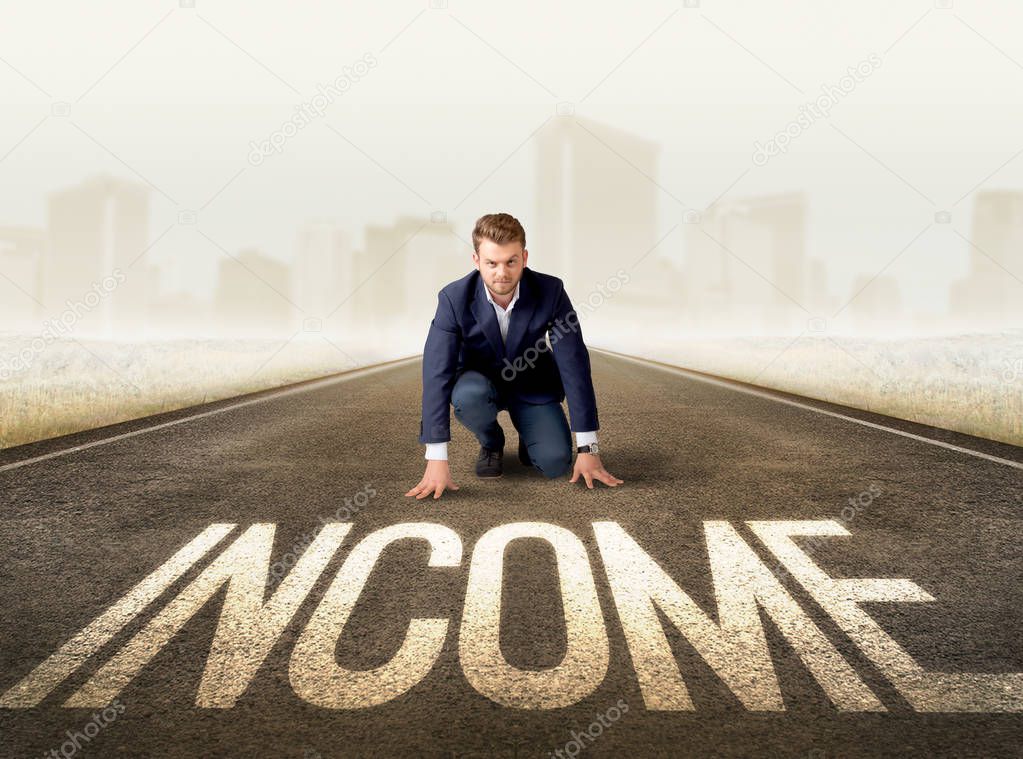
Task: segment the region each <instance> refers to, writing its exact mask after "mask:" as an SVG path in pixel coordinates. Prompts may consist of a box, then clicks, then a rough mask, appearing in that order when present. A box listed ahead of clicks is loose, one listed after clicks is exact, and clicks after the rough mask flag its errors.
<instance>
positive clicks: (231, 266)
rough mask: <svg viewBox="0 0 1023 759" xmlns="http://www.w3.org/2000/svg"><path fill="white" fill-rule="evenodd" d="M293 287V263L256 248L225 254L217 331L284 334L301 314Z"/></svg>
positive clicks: (219, 280)
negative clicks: (291, 268) (282, 260)
mask: <svg viewBox="0 0 1023 759" xmlns="http://www.w3.org/2000/svg"><path fill="white" fill-rule="evenodd" d="M291 289H292V288H291V272H290V270H289V267H288V266H287V265H286V264H284V263H282V262H280V261H278V260H276V259H273V258H270V257H269V256H267V255H265V254H264V253H262V252H261V251H259V250H256V249H255V248H245V249H243V250H241V251H239V252H238V254H237V255H235V256H232V257H230V258H225V259H224V260H223V261H221V263H220V270H219V272H218V275H217V288H216V296H215V299H214V300H215V307H214V313H215V316H216V329H215V331H216V332H218V333H220V334H223V335H231V336H256V335H263V336H273V337H280V336H282V335H285V334H287V333H289V332H290V331H293V330H295V329H297V327H298V326H299V319H300V316H301V314H300V312H299V311H298V310H297V309H296V308H295V306H294V305H293V303H292V301H291V298H292V295H291Z"/></svg>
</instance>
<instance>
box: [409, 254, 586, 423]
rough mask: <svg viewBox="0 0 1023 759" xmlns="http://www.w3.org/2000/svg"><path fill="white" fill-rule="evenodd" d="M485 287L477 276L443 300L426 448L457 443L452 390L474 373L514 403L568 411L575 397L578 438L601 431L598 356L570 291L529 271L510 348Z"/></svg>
mask: <svg viewBox="0 0 1023 759" xmlns="http://www.w3.org/2000/svg"><path fill="white" fill-rule="evenodd" d="M484 287H486V285H484V283H483V278H482V277H481V276H480V273H479V271H478V270H476V269H473V270H472V271H471V272H470V273H469V274H467V275H465V276H464V277H462V278H461V279H458V280H455V281H454V282H451V283H450V284H448V285H445V286H444V288H443V289H441V291H440V292H439V293H438V295H437V313H436V315H435V316H434V317H433V321H432V322H430V331H429V334H428V335H427V337H426V346H425V347H424V348H423V416H422V419H421V420H420V423H419V442H420V443H443V442H446V441H448V440H451V423H450V413H449V408H448V407H449V406H450V404H451V389H452V388H453V387H454V385H455V381H456V380H457V379H458V377H459V376H460V375H461V374H462V373H463V372H465V371H468V370H470V369H473V370H475V371H478V372H480V373H482V374H483V375H485V376H486V377H488V378H489V379H490V381H491V382H493V383H494V387H496V388H497V391H498V393H500V394H501V397H502V398H504V399H506V400H520V401H524V402H526V403H551V402H558V403H560V402H561V401H563V400H564V399H565V397H566V395H567V397H568V412H569V416H570V417H571V427H572V431H574V432H584V431H586V430H597V429H599V428H600V425H599V424H598V422H597V400H596V396H595V395H594V392H593V380H592V379H591V377H590V354H589V352H588V351H587V350H586V345H585V343H583V334H582V331H581V329H580V327H579V317H578V314H577V313H576V311H575V309H573V308H572V302H571V301H570V300H569V299H568V294H567V293H566V292H565V286H564V283H563V282H562V281H561V280H560V279H559V278H558V277H553V276H551V275H549V274H541V273H540V272H537V271H533V270H532V269H530V268H529V267H528V266H527V267H525V268H524V269H523V270H522V278H521V279H520V280H519V299H518V301H516V303H515V308H513V309H512V311H511V315H510V316H509V319H508V338H507V346H506V345H505V343H504V341H502V340H501V328H500V326H499V325H498V323H497V314H495V313H494V307H493V306H492V305H491V304H490V302H489V301H488V300H487V295H486V293H485V292H484ZM548 334H549V336H550V345H549V346H548V344H547V340H546V336H547V335H548ZM552 354H553V355H552Z"/></svg>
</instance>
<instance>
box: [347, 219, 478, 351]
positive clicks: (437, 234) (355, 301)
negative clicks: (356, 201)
mask: <svg viewBox="0 0 1023 759" xmlns="http://www.w3.org/2000/svg"><path fill="white" fill-rule="evenodd" d="M356 268H357V269H358V273H357V276H356V279H357V280H358V282H357V284H356V285H355V290H354V294H352V293H350V297H349V298H348V302H347V303H346V304H345V308H346V310H345V312H344V317H343V319H344V320H345V321H346V322H354V323H358V324H360V325H372V326H373V327H375V328H376V329H378V330H382V331H384V332H385V333H386V332H388V331H397V332H396V334H399V335H405V334H408V336H409V341H410V343H409V344H410V345H414V346H417V347H415V348H414V349H415V350H418V349H422V347H423V346H422V343H423V341H424V340H425V339H426V332H427V329H428V327H429V325H430V320H431V319H432V318H433V315H434V313H436V310H437V293H438V291H440V289H441V288H442V287H444V285H446V284H448V283H449V282H452V281H454V280H456V279H459V278H460V277H464V276H465V275H466V274H468V273H469V272H470V271H471V270H472V268H473V264H472V250H471V248H466V246H465V244H464V243H462V242H460V241H459V239H458V238H457V237H456V236H455V235H454V227H453V226H452V224H451V223H450V222H448V221H447V220H435V221H431V220H430V219H425V218H421V217H417V216H402V217H399V218H398V219H397V220H396V221H395V222H394V223H393V224H390V225H371V226H368V227H366V244H365V253H364V254H363V255H360V256H359V257H358V258H357V267H356Z"/></svg>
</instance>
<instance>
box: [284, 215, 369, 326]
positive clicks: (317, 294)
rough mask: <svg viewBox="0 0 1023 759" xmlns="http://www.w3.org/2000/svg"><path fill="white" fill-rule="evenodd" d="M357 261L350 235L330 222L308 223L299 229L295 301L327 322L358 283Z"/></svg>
mask: <svg viewBox="0 0 1023 759" xmlns="http://www.w3.org/2000/svg"><path fill="white" fill-rule="evenodd" d="M358 268H359V267H358V261H357V260H356V253H355V252H354V251H352V250H351V245H350V242H349V240H348V236H347V235H346V234H345V233H344V232H343V231H342V230H341V228H340V227H338V226H337V225H336V224H334V223H333V222H330V221H309V222H306V223H305V224H304V225H303V226H302V228H301V229H300V230H299V234H298V246H297V251H296V256H295V269H294V271H295V299H296V302H297V303H298V305H299V306H301V307H302V309H303V310H304V311H305V312H306V313H307V314H308V315H309V316H310V317H312V318H314V319H325V318H326V317H327V315H328V314H330V313H331V312H332V311H333V310H334V308H335V307H336V306H337V305H338V303H340V302H341V301H342V300H343V299H344V298H345V296H346V295H347V294H348V293H349V292H351V290H352V289H353V288H354V287H355V285H356V284H358V283H357V281H356V276H357V274H358Z"/></svg>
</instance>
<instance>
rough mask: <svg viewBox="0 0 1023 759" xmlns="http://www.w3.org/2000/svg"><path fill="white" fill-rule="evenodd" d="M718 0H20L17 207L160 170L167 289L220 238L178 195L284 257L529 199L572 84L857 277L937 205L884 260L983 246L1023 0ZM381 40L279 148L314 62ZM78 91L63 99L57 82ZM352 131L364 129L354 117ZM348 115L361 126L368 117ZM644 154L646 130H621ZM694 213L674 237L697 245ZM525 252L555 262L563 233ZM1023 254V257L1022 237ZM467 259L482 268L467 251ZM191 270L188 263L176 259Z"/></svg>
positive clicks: (6, 59) (690, 184) (664, 210)
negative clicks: (973, 239) (404, 224)
mask: <svg viewBox="0 0 1023 759" xmlns="http://www.w3.org/2000/svg"><path fill="white" fill-rule="evenodd" d="M940 4H941V2H940V0H939V2H938V3H935V2H933V0H932V1H931V2H927V1H925V0H920V1H914V2H907V1H905V0H900V2H896V3H892V2H890V1H881V0H876V1H864V2H857V3H845V2H837V1H834V0H833V1H832V2H820V0H797V1H792V2H781V3H761V2H753V1H752V0H750V1H748V2H714V1H705V2H702V3H700V6H699V7H697V8H687V7H684V5H685V3H682V2H646V3H638V4H635V3H633V4H628V5H624V4H610V5H608V4H604V5H600V4H593V3H584V2H564V3H559V4H556V5H552V4H551V3H540V2H516V3H492V2H472V3H467V2H459V1H458V0H449V2H447V3H446V4H444V5H446V7H444V8H431V7H429V5H430V4H429V2H388V3H385V4H373V3H359V4H350V3H335V2H317V3H308V2H307V3H297V4H291V5H287V6H284V5H281V4H279V3H272V4H271V3H252V2H218V3H206V2H204V0H197V2H196V3H195V7H194V8H179V7H178V5H177V4H175V3H168V2H148V1H141V0H133V1H132V2H128V1H127V0H123V1H117V2H105V3H102V2H101V3H87V4H82V3H72V2H51V3H46V2H40V3H17V4H12V5H9V6H8V7H7V8H6V9H5V11H4V16H5V19H4V23H3V25H0V49H2V50H3V55H2V61H0V92H2V93H3V99H4V103H5V107H4V118H3V119H0V159H2V160H0V225H16V224H30V225H42V224H43V223H44V214H45V196H46V193H48V192H51V191H53V190H56V189H59V188H63V187H67V186H71V185H75V184H78V183H79V182H81V181H82V180H83V179H84V178H86V177H87V176H89V175H92V174H95V173H98V172H109V173H113V174H115V175H118V176H124V177H126V178H134V179H140V178H141V179H142V180H144V181H145V182H147V183H149V184H150V185H151V186H152V187H153V188H154V191H153V195H152V206H151V212H152V222H151V228H152V234H153V237H154V238H155V237H157V236H158V235H160V234H161V233H162V232H163V231H164V230H165V229H167V228H171V230H170V232H168V233H167V234H166V235H165V236H164V237H162V238H161V239H160V241H159V243H157V244H156V245H155V246H154V248H153V250H152V251H151V253H150V254H149V255H151V256H152V260H153V261H155V262H158V263H160V262H163V263H164V265H165V266H166V262H167V261H169V260H171V259H172V258H178V259H179V260H180V261H182V266H181V268H179V269H178V270H177V271H178V273H179V275H180V278H181V280H182V281H179V280H176V279H175V278H174V277H175V275H174V269H168V271H169V279H168V280H166V281H165V282H164V283H163V286H164V288H165V289H166V288H167V287H175V286H177V285H180V284H187V285H188V286H189V288H190V289H192V290H194V291H195V292H198V293H208V292H209V290H210V289H211V288H212V284H213V276H214V274H215V272H216V264H217V258H216V255H215V253H214V252H213V251H211V250H209V249H208V248H205V249H204V248H202V247H199V246H196V245H195V244H194V239H195V238H194V234H193V232H191V231H190V230H187V229H182V228H180V227H172V225H174V224H175V223H176V220H177V218H178V213H179V211H180V210H182V209H197V208H198V209H201V210H199V225H200V227H201V228H202V229H203V231H204V232H205V233H206V234H208V235H209V236H210V237H211V238H213V239H216V240H217V241H218V242H219V243H220V244H222V245H223V246H224V247H225V248H227V249H229V250H237V249H239V248H241V247H243V246H248V245H255V246H258V247H260V248H262V249H263V250H265V251H266V252H267V253H268V254H270V255H272V256H275V257H278V258H281V259H284V260H288V259H290V258H291V257H292V256H293V254H294V247H295V238H296V234H297V230H298V228H299V226H300V225H301V224H302V223H303V221H305V220H307V219H310V218H329V219H333V220H336V221H337V222H338V223H339V224H341V225H342V226H343V227H345V228H346V229H348V230H350V231H351V232H352V234H353V235H355V236H356V240H355V244H356V245H357V246H359V245H361V239H359V236H361V230H362V229H363V227H364V226H366V225H367V224H373V223H381V224H386V223H390V222H392V221H393V220H394V219H395V218H396V217H397V216H400V215H402V214H417V215H427V216H428V215H429V213H430V212H431V211H433V210H436V209H440V210H444V211H445V212H446V213H447V214H448V218H449V219H450V220H451V221H453V222H454V224H455V226H456V229H457V230H458V232H459V234H460V235H461V236H462V237H463V238H465V239H467V238H468V236H469V233H470V231H471V226H472V223H473V221H474V220H475V218H476V217H477V216H479V215H480V214H482V213H487V212H490V211H495V210H506V211H509V212H512V213H514V214H515V215H516V216H518V217H519V218H520V219H521V220H522V221H523V223H524V224H525V226H526V228H527V230H528V229H529V226H530V220H531V218H532V217H533V216H534V215H535V213H536V210H535V199H534V180H533V160H534V152H533V145H532V144H531V142H530V141H529V137H530V134H531V133H532V132H533V131H534V130H536V129H537V128H538V127H539V126H540V125H541V124H543V123H544V121H545V120H546V119H547V118H548V117H550V116H552V115H553V114H554V113H555V108H556V105H557V104H558V103H560V102H571V103H573V104H574V108H575V112H576V114H578V115H580V116H585V117H587V118H588V119H592V120H594V121H596V122H599V123H602V124H606V125H608V127H611V128H614V129H620V130H624V131H626V132H629V133H631V134H633V135H636V136H638V137H641V138H643V139H647V140H651V141H653V142H656V143H658V144H659V145H660V146H661V161H660V170H659V174H658V176H657V177H656V178H655V179H656V181H657V182H658V183H659V184H660V185H661V186H662V187H663V188H664V191H662V192H659V194H658V197H659V219H658V224H659V227H660V228H661V231H662V233H663V232H667V231H668V230H669V229H671V227H672V226H673V225H674V224H675V223H676V222H677V221H679V220H680V219H681V215H682V213H683V211H684V208H683V206H680V205H679V203H678V202H676V200H675V199H673V197H672V196H674V198H677V199H678V200H681V201H682V202H683V203H684V204H686V205H688V206H691V207H696V208H705V207H706V206H707V205H708V204H709V203H711V202H712V201H714V200H715V199H716V198H718V197H719V196H721V195H722V193H725V197H726V198H741V197H744V196H759V195H771V194H776V193H782V192H788V191H803V192H806V193H807V196H808V200H809V209H810V216H809V221H808V229H807V235H808V237H807V253H808V255H809V256H810V257H817V258H823V259H825V260H826V262H827V266H828V271H829V284H830V286H831V288H832V289H833V290H834V291H835V293H836V294H839V295H843V294H845V295H847V294H848V290H849V288H851V286H852V281H853V279H854V278H855V277H856V276H857V275H861V274H864V273H867V274H869V273H872V272H876V271H878V270H879V269H881V267H883V266H884V265H885V263H886V262H888V261H889V260H890V259H891V258H892V257H893V256H895V255H896V254H897V253H898V252H899V251H900V250H901V249H902V248H903V247H904V246H905V245H906V244H907V243H909V242H910V241H911V240H913V239H914V237H916V236H917V235H918V234H919V233H920V232H921V230H922V229H924V228H925V227H927V226H928V224H931V223H932V222H933V220H934V214H935V212H937V211H941V210H948V211H950V212H951V214H952V223H951V224H950V225H944V226H930V227H929V228H928V229H927V231H926V232H925V233H924V234H923V235H922V236H921V237H919V239H918V240H917V242H916V243H915V244H914V246H913V248H912V249H911V250H909V251H907V252H906V253H905V254H904V255H902V256H901V257H900V258H899V260H898V261H897V262H896V264H894V265H893V266H892V267H891V269H890V270H889V272H888V273H889V274H892V275H894V276H896V277H897V278H898V279H899V283H900V286H902V288H903V297H904V299H905V300H906V301H907V302H908V303H909V304H911V305H912V306H913V307H914V308H916V309H919V310H920V311H922V312H927V311H930V310H934V311H935V312H937V311H941V310H943V308H944V299H945V298H946V297H947V290H948V286H949V284H950V282H952V281H953V280H954V279H956V278H957V277H960V276H962V274H963V273H964V272H965V270H966V262H967V244H966V243H965V242H964V241H963V239H962V238H961V237H959V236H958V235H957V234H955V232H956V231H958V232H959V233H960V234H961V235H964V236H966V237H969V236H970V234H971V232H970V210H971V197H972V193H973V192H974V191H976V190H978V189H1009V190H1018V189H1020V188H1023V157H1020V151H1021V150H1023V34H1020V30H1021V29H1023V5H1021V4H1020V3H1018V2H1015V1H1013V0H1002V1H992V2H976V1H974V2H963V1H962V0H955V5H954V7H953V8H950V9H946V8H939V7H936V6H937V5H940ZM367 54H371V55H372V56H373V59H374V60H375V61H376V62H377V65H376V66H374V67H373V68H372V69H370V70H369V71H368V73H367V74H366V75H365V77H364V78H362V79H361V81H359V82H356V83H355V84H354V85H353V86H352V87H351V89H350V90H349V91H347V92H346V93H344V94H343V95H342V96H341V97H340V98H338V99H337V100H336V101H335V102H333V103H332V104H330V105H329V106H327V108H326V110H325V112H324V115H323V116H322V117H319V118H315V119H314V120H313V121H312V123H310V124H309V125H308V126H306V127H305V128H304V129H302V130H300V131H299V132H298V133H297V134H296V135H294V136H293V137H291V138H289V139H288V140H287V141H286V143H285V144H284V146H283V150H282V152H281V153H280V154H275V155H271V156H269V157H267V158H266V160H265V161H264V162H263V163H262V164H261V165H259V166H253V165H250V164H249V163H248V162H247V157H248V154H249V150H250V148H249V145H250V142H251V141H257V142H258V141H261V140H264V139H267V138H268V136H269V135H270V134H272V133H273V132H274V131H275V130H278V129H280V128H281V125H282V124H283V123H284V122H285V121H286V120H287V119H288V118H289V117H290V115H291V114H292V113H293V112H294V109H295V107H296V106H298V105H300V104H302V103H305V102H308V101H309V100H310V99H311V98H312V97H313V96H314V95H315V94H316V91H317V89H316V88H317V84H318V83H321V84H326V83H328V82H329V81H331V80H333V79H334V78H335V77H337V76H338V75H340V74H341V73H342V71H343V69H344V67H345V66H350V65H352V64H354V63H355V62H356V61H357V60H359V59H360V58H363V56H366V55H367ZM872 55H875V56H877V58H876V60H878V61H879V62H880V63H879V65H878V66H876V67H875V68H874V69H873V70H872V71H871V72H870V73H869V75H867V76H864V77H863V81H860V82H858V83H856V84H855V86H854V88H852V89H851V91H850V92H848V93H847V94H843V95H842V96H841V97H839V98H838V99H837V102H835V103H834V105H833V108H832V110H831V115H830V116H829V117H827V118H823V119H821V120H819V121H816V122H814V123H813V124H811V125H810V126H809V127H807V128H805V129H803V130H802V131H801V132H800V133H799V134H798V136H796V137H795V138H794V139H793V140H792V144H791V147H790V149H789V151H788V153H787V154H784V155H780V156H776V157H774V158H772V159H771V160H770V161H769V162H768V163H767V164H766V165H764V166H756V165H754V163H753V161H752V155H753V150H754V143H755V142H757V141H760V142H761V143H764V142H767V141H768V140H770V139H771V138H772V137H773V136H774V135H775V134H776V133H778V132H780V131H784V130H785V128H786V126H787V125H789V124H790V123H791V122H793V121H794V120H795V119H796V118H797V116H798V115H799V109H800V107H801V106H802V105H803V104H805V103H807V102H809V101H812V100H814V99H815V98H817V96H818V95H820V94H821V88H822V86H830V85H835V86H837V85H838V83H839V81H840V79H841V78H842V77H843V75H845V74H846V70H847V68H848V67H856V66H857V64H860V63H861V62H865V61H868V60H869V59H870V57H871V56H872ZM59 102H66V103H69V104H70V113H69V115H67V116H61V115H53V113H54V111H53V104H54V103H59ZM342 135H343V136H342ZM346 138H347V139H346ZM623 159H624V160H627V159H628V156H627V155H625V156H623ZM682 250H683V248H682V235H681V234H678V233H677V232H676V233H675V235H674V236H673V238H672V239H670V240H669V241H668V242H667V244H666V245H665V246H664V248H663V249H661V250H659V251H658V252H659V254H662V255H667V256H669V257H670V256H675V257H677V256H680V255H681V254H682ZM530 252H531V259H530V264H531V265H533V266H534V268H538V269H541V270H542V269H543V265H542V262H543V255H544V252H543V251H542V250H536V249H531V251H530ZM1005 263H1006V264H1007V265H1009V266H1010V268H1011V267H1012V266H1013V265H1015V267H1016V271H1015V273H1016V274H1017V275H1019V276H1023V265H1021V262H1020V261H1019V260H1018V259H1017V260H1016V261H1015V262H1005ZM468 265H469V264H468V261H467V268H468ZM181 272H185V274H181Z"/></svg>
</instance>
